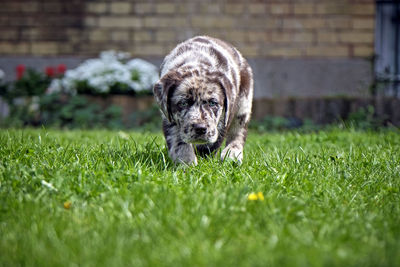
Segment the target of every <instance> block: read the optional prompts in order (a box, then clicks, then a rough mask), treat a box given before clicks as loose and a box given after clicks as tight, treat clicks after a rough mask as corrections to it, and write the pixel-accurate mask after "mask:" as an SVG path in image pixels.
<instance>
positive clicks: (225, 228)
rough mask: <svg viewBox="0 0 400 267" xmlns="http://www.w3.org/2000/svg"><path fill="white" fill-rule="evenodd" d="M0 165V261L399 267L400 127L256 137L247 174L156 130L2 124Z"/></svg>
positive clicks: (246, 162) (4, 263)
mask: <svg viewBox="0 0 400 267" xmlns="http://www.w3.org/2000/svg"><path fill="white" fill-rule="evenodd" d="M0 159H1V162H0V266H164V265H165V266H400V134H399V132H395V131H382V132H357V131H355V130H343V129H332V130H327V131H321V132H319V133H304V134H298V133H296V132H287V133H273V134H256V133H250V135H249V138H248V142H247V144H246V149H245V157H244V162H243V164H242V165H241V166H236V165H235V164H232V163H229V162H226V163H221V162H219V160H218V159H216V158H209V159H202V160H200V161H199V165H198V166H196V167H189V168H186V169H185V168H181V167H175V166H174V165H173V164H172V163H171V162H170V160H169V159H168V156H167V152H166V150H165V146H164V140H163V137H162V135H161V134H157V133H156V134H149V133H139V132H128V133H127V134H125V133H121V132H120V133H118V132H116V131H114V132H113V131H57V130H48V131H47V130H1V132H0ZM251 192H262V194H263V195H264V200H263V201H261V200H255V201H251V200H248V195H249V194H250V193H251ZM69 203H70V204H71V205H70V206H68V205H69ZM64 205H65V207H64Z"/></svg>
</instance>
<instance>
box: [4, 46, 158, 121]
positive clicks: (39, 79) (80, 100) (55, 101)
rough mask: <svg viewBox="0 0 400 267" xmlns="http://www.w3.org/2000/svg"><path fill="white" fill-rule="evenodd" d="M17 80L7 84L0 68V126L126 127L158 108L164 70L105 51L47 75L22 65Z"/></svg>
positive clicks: (51, 69)
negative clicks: (156, 92) (155, 91)
mask: <svg viewBox="0 0 400 267" xmlns="http://www.w3.org/2000/svg"><path fill="white" fill-rule="evenodd" d="M16 78H17V79H16V81H14V82H12V83H8V84H7V83H5V82H4V73H3V72H2V71H1V72H0V97H1V98H2V101H0V108H1V109H0V111H1V114H2V117H3V119H2V121H1V122H0V125H3V126H23V125H34V126H35V125H56V126H62V127H81V126H84V127H94V126H101V127H102V126H105V127H114V126H118V127H122V126H137V125H139V124H138V123H137V122H135V121H132V120H133V119H136V120H137V121H141V118H139V117H138V116H136V117H135V114H134V113H135V112H143V111H145V110H147V109H150V108H151V107H152V105H153V97H152V96H151V95H152V91H151V88H152V85H153V84H154V83H155V82H156V81H157V80H158V73H157V67H156V66H154V65H152V64H151V63H149V62H147V61H144V60H142V59H130V58H129V55H128V54H127V53H123V52H115V51H105V52H102V53H101V54H100V57H99V58H94V59H88V60H86V61H84V62H83V63H82V64H81V65H79V66H78V67H77V68H75V69H70V70H67V69H66V66H65V65H63V64H59V65H58V66H48V67H46V68H45V71H44V72H43V73H42V72H39V71H36V70H32V69H26V68H25V66H24V65H22V64H20V65H18V66H17V68H16ZM132 114H133V115H132ZM132 117H133V119H132Z"/></svg>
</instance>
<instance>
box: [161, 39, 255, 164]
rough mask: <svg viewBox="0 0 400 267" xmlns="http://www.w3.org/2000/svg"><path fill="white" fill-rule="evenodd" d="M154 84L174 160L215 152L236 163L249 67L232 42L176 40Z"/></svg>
mask: <svg viewBox="0 0 400 267" xmlns="http://www.w3.org/2000/svg"><path fill="white" fill-rule="evenodd" d="M160 77H161V78H160V80H159V81H158V82H157V83H156V84H155V85H154V88H153V91H154V96H155V98H156V101H157V102H158V104H159V105H160V109H161V111H162V113H163V131H164V135H165V139H166V142H167V146H168V151H169V155H170V157H171V158H172V160H174V161H175V162H180V163H185V164H194V165H196V164H197V158H196V154H199V155H208V154H211V153H213V152H214V151H216V150H217V149H218V148H219V147H220V146H221V144H222V143H223V141H224V139H225V138H226V147H225V148H224V149H223V151H222V153H221V158H222V159H225V158H231V159H233V160H236V161H238V162H241V161H242V158H243V146H244V143H245V141H246V136H247V125H248V122H249V120H250V115H251V104H252V99H253V74H252V70H251V68H250V66H249V64H248V63H247V61H246V60H245V59H244V58H243V56H242V55H241V54H240V52H239V51H238V50H237V49H236V48H235V47H233V46H232V45H230V44H228V43H225V42H223V41H221V40H219V39H215V38H211V37H208V36H198V37H194V38H192V39H189V40H187V41H185V42H183V43H180V44H178V46H176V47H175V48H174V49H173V50H172V51H171V52H170V53H169V54H168V55H167V56H166V57H165V59H164V61H163V63H162V65H161V68H160Z"/></svg>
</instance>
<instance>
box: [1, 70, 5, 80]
mask: <svg viewBox="0 0 400 267" xmlns="http://www.w3.org/2000/svg"><path fill="white" fill-rule="evenodd" d="M5 77H6V74H5V73H4V71H3V70H2V69H0V81H2V80H4V78H5Z"/></svg>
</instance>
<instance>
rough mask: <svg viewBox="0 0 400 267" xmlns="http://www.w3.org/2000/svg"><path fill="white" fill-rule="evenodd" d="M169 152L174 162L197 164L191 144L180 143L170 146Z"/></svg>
mask: <svg viewBox="0 0 400 267" xmlns="http://www.w3.org/2000/svg"><path fill="white" fill-rule="evenodd" d="M169 153H170V156H171V158H172V160H173V161H174V162H175V163H178V164H185V165H193V166H196V165H197V157H196V154H195V153H194V150H193V147H192V145H189V144H181V145H180V146H177V147H176V148H171V149H170V151H169Z"/></svg>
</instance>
